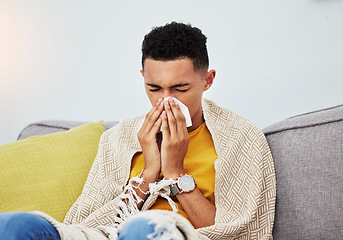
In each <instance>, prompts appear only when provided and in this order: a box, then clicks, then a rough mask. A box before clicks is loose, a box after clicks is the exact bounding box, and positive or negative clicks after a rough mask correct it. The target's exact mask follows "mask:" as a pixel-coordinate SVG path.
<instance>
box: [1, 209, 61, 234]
mask: <svg viewBox="0 0 343 240" xmlns="http://www.w3.org/2000/svg"><path fill="white" fill-rule="evenodd" d="M0 239H4V240H5V239H6V240H61V238H60V235H59V234H58V232H57V230H56V229H55V228H54V227H53V226H52V225H51V224H50V223H49V222H48V221H47V220H45V219H44V218H42V217H39V216H36V215H34V214H31V213H25V212H11V213H1V214H0Z"/></svg>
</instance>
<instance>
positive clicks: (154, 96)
mask: <svg viewBox="0 0 343 240" xmlns="http://www.w3.org/2000/svg"><path fill="white" fill-rule="evenodd" d="M146 94H147V96H148V98H149V101H150V103H151V106H153V107H154V106H155V105H156V102H157V101H158V99H160V98H161V97H160V96H159V94H157V93H156V92H150V91H149V90H147V91H146Z"/></svg>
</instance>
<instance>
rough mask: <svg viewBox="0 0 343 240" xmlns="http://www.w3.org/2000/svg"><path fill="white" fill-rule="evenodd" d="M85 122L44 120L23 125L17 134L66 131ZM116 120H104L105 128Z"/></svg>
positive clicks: (21, 137)
mask: <svg viewBox="0 0 343 240" xmlns="http://www.w3.org/2000/svg"><path fill="white" fill-rule="evenodd" d="M86 123H87V122H81V121H67V120H46V121H40V122H35V123H32V124H30V125H28V126H27V127H25V128H24V129H23V130H22V131H21V133H20V134H19V136H18V140H21V139H24V138H27V137H30V136H41V135H45V134H49V133H55V132H62V131H67V130H69V129H71V128H73V127H77V126H80V125H82V124H86ZM117 123H118V122H115V121H113V122H105V130H108V129H109V128H111V127H113V126H114V125H116V124H117Z"/></svg>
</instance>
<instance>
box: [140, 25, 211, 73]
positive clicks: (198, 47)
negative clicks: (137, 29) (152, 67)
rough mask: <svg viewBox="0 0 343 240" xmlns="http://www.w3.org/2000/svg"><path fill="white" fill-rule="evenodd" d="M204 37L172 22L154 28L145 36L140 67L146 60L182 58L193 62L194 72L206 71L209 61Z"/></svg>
mask: <svg viewBox="0 0 343 240" xmlns="http://www.w3.org/2000/svg"><path fill="white" fill-rule="evenodd" d="M206 40H207V38H206V36H205V35H204V34H203V33H202V32H201V30H200V29H198V28H196V27H192V26H191V25H186V24H183V23H177V22H172V23H169V24H166V25H165V26H161V27H155V28H153V29H152V30H151V32H150V33H148V34H147V35H145V37H144V40H143V43H142V67H143V69H144V61H145V59H147V58H151V59H153V60H158V61H170V60H177V59H183V58H189V59H191V60H193V66H194V70H195V71H199V70H200V71H201V70H204V69H205V70H207V69H208V66H209V59H208V53H207V47H206Z"/></svg>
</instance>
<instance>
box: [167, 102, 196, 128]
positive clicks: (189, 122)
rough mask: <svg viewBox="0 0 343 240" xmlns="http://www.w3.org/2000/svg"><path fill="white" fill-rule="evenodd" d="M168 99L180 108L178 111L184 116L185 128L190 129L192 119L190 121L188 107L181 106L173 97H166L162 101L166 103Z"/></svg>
mask: <svg viewBox="0 0 343 240" xmlns="http://www.w3.org/2000/svg"><path fill="white" fill-rule="evenodd" d="M169 98H172V99H173V100H174V101H175V102H176V103H177V104H178V105H179V106H180V110H181V112H182V113H183V115H184V116H185V119H186V125H187V127H191V126H192V119H191V115H190V114H189V110H188V107H187V106H186V105H185V104H183V103H182V102H181V101H180V100H179V99H177V98H174V97H166V98H164V99H163V101H167V100H168V99H169Z"/></svg>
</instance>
